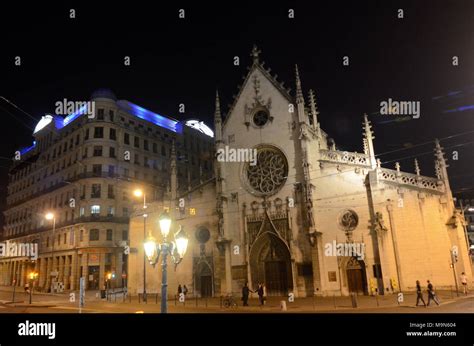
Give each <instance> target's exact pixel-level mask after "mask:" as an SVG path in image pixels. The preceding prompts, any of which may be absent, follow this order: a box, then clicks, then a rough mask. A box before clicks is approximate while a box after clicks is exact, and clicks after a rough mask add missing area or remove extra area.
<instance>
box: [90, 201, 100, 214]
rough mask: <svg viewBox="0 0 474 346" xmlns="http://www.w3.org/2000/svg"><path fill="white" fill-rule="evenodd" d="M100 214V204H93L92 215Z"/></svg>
mask: <svg viewBox="0 0 474 346" xmlns="http://www.w3.org/2000/svg"><path fill="white" fill-rule="evenodd" d="M99 214H100V205H98V204H95V205H92V206H91V215H99Z"/></svg>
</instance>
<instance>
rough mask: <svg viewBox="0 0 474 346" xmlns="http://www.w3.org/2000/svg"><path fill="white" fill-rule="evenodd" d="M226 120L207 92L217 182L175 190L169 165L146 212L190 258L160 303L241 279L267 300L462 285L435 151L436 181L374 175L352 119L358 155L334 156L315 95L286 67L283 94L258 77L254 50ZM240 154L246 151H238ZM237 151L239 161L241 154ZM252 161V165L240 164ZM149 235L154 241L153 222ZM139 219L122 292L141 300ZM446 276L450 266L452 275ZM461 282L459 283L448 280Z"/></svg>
mask: <svg viewBox="0 0 474 346" xmlns="http://www.w3.org/2000/svg"><path fill="white" fill-rule="evenodd" d="M251 56H252V59H253V63H252V66H251V67H250V69H249V72H248V74H247V76H246V78H245V80H244V83H243V85H242V87H241V88H240V90H239V93H238V95H237V96H236V98H235V100H234V103H233V105H232V106H231V108H230V109H229V112H228V114H227V115H226V117H225V120H224V119H223V117H222V114H221V111H220V102H219V96H218V95H216V109H215V117H214V122H215V124H214V125H215V134H214V135H215V148H216V153H219V152H220V153H223V152H226V153H233V154H234V155H225V156H223V157H225V159H222V157H220V156H219V155H216V159H215V161H214V167H215V176H214V177H213V178H210V179H207V180H204V179H201V181H200V182H199V184H196V185H194V186H189V185H188V186H178V185H177V180H176V178H175V177H174V176H175V175H176V160H177V158H176V154H174V155H172V157H171V162H170V166H171V170H170V172H171V178H170V180H171V183H170V191H169V196H168V197H169V198H168V199H166V200H164V201H162V202H155V203H153V204H152V205H150V206H149V209H147V219H148V220H155V221H156V220H157V219H158V217H159V215H160V213H161V212H162V211H163V210H164V209H166V210H170V212H171V214H172V217H173V226H172V227H174V229H175V231H176V230H177V227H178V225H181V226H183V227H184V229H185V231H186V232H187V234H188V236H189V238H190V242H189V247H188V252H187V254H186V255H185V257H184V259H183V261H182V263H181V264H180V265H179V266H178V267H177V268H176V271H175V272H171V273H170V274H169V278H168V280H169V287H170V288H169V291H168V292H169V294H170V295H172V294H174V292H176V289H177V285H178V284H181V285H186V286H187V287H188V289H189V291H190V293H191V294H195V295H197V296H216V295H221V294H226V293H232V292H233V293H235V294H238V293H239V292H240V290H241V288H242V286H243V285H244V284H245V283H246V282H248V283H249V285H250V287H251V288H253V289H255V288H256V286H257V284H258V283H264V284H265V286H266V290H267V294H268V295H270V296H272V295H274V296H285V295H288V294H293V295H294V296H295V297H305V296H312V295H314V294H316V295H333V294H336V295H348V294H350V293H352V292H355V293H358V294H375V293H378V294H390V293H396V292H399V291H400V290H401V291H412V290H414V289H415V282H416V280H420V282H422V285H423V283H425V282H426V280H430V281H432V282H433V284H434V285H435V287H436V288H437V289H450V288H451V287H454V286H455V285H456V283H455V280H459V275H460V274H461V272H465V273H466V275H467V276H468V278H469V282H472V270H471V262H470V258H469V255H468V244H467V240H466V237H465V234H464V231H463V226H462V222H463V220H462V218H461V216H460V214H459V212H458V211H457V210H456V209H455V207H454V203H453V196H452V193H451V189H450V185H449V179H448V173H447V166H448V165H447V162H446V160H445V158H444V155H443V149H442V147H441V145H440V143H439V142H438V141H435V146H434V166H435V171H436V177H428V176H424V175H422V174H421V172H420V169H419V166H418V164H417V162H415V172H414V173H407V172H403V171H402V170H401V168H400V165H399V164H398V163H397V164H396V165H395V167H394V169H388V168H385V167H382V166H381V163H380V160H378V159H377V155H376V148H375V143H374V138H375V137H374V132H373V131H372V128H371V123H370V121H369V119H368V117H367V116H366V115H365V116H363V117H361V121H362V129H363V137H362V138H361V140H360V142H361V148H362V150H361V152H347V151H341V150H338V149H336V145H335V143H334V141H333V140H331V139H330V138H329V136H328V134H327V133H326V132H325V131H324V130H323V129H322V128H321V127H320V123H319V119H318V117H319V112H318V109H317V105H316V99H315V94H314V92H313V91H311V90H310V91H309V93H308V94H307V95H306V93H303V87H302V84H301V81H300V77H299V73H298V68H296V76H295V79H296V93H295V95H291V94H290V92H289V90H286V89H285V88H284V87H283V85H282V84H281V83H280V82H278V81H277V80H276V78H275V77H273V76H272V75H271V74H270V70H269V69H265V68H264V67H263V64H262V63H261V62H260V59H259V51H258V50H257V49H256V48H254V49H253V51H252V54H251ZM246 150H247V151H246ZM242 153H247V154H248V155H247V156H246V155H239V154H242ZM253 154H255V155H256V156H255V159H256V162H255V161H252V160H250V159H249V158H251V156H252V155H253ZM149 224H151V225H152V226H151V227H148V231H149V232H151V234H153V235H154V236H155V237H157V238H159V229H158V223H157V222H149ZM143 238H144V236H143V216H141V215H139V214H137V215H135V217H133V218H132V220H131V225H130V247H131V252H130V256H129V265H128V268H129V275H128V278H129V280H128V287H129V290H130V292H131V293H132V294H134V293H140V292H142V291H143V270H144V269H143V246H142V244H143ZM453 267H454V268H453ZM145 270H146V271H147V279H146V285H147V287H146V290H147V292H159V290H160V284H161V272H160V270H161V269H160V268H159V266H157V267H156V268H153V267H152V266H150V265H148V264H147V265H146V269H145ZM458 283H459V282H458Z"/></svg>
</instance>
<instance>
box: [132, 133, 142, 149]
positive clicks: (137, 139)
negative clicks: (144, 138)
mask: <svg viewBox="0 0 474 346" xmlns="http://www.w3.org/2000/svg"><path fill="white" fill-rule="evenodd" d="M133 146H134V147H135V148H140V138H138V137H137V136H135V138H134V139H133Z"/></svg>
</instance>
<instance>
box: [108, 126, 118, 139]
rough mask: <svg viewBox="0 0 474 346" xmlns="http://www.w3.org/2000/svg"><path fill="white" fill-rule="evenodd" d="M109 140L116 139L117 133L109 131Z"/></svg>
mask: <svg viewBox="0 0 474 346" xmlns="http://www.w3.org/2000/svg"><path fill="white" fill-rule="evenodd" d="M109 138H110V139H111V140H113V141H115V140H116V139H117V131H115V129H109Z"/></svg>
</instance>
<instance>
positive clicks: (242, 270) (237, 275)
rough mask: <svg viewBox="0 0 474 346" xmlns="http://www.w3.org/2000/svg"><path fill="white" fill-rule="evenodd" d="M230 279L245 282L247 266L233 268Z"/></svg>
mask: <svg viewBox="0 0 474 346" xmlns="http://www.w3.org/2000/svg"><path fill="white" fill-rule="evenodd" d="M232 278H233V279H234V280H247V266H245V265H243V266H233V267H232Z"/></svg>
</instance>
